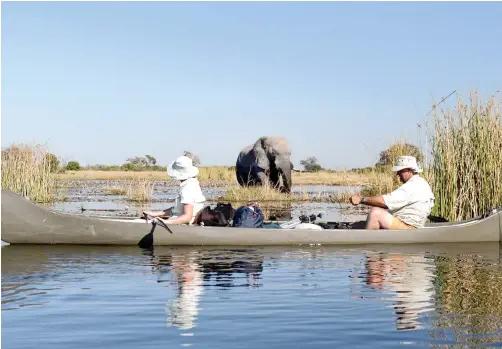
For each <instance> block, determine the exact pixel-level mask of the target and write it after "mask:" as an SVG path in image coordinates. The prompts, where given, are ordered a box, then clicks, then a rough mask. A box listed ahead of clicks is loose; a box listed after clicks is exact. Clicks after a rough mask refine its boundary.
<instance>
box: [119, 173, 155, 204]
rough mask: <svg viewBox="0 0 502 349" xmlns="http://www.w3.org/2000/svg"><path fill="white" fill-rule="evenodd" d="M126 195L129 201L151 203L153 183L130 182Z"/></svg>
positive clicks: (136, 180) (138, 180) (144, 180)
mask: <svg viewBox="0 0 502 349" xmlns="http://www.w3.org/2000/svg"><path fill="white" fill-rule="evenodd" d="M126 195H127V199H128V200H129V201H136V202H147V201H150V200H151V199H152V195H153V183H152V182H151V181H150V180H148V179H134V180H132V181H130V182H129V184H128V186H127V189H126Z"/></svg>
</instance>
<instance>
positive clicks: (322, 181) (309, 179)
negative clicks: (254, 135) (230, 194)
mask: <svg viewBox="0 0 502 349" xmlns="http://www.w3.org/2000/svg"><path fill="white" fill-rule="evenodd" d="M199 171H200V172H199V176H198V179H199V181H200V183H201V185H213V184H215V183H220V184H222V185H232V184H237V179H236V176H235V171H234V170H233V169H231V168H229V167H225V166H214V167H201V168H200V169H199ZM55 178H56V179H58V180H72V179H73V180H81V179H84V180H134V179H149V180H156V181H171V179H170V178H169V177H168V175H167V173H165V172H149V171H141V172H140V171H138V172H134V171H94V170H92V171H66V172H65V173H58V174H55ZM379 178H381V173H378V172H377V171H375V172H370V173H364V174H363V173H355V172H349V171H340V172H331V171H320V172H311V173H309V172H293V174H292V180H293V185H326V186H328V185H348V186H354V185H360V184H361V183H368V182H372V183H374V182H376V181H377V180H378V179H379Z"/></svg>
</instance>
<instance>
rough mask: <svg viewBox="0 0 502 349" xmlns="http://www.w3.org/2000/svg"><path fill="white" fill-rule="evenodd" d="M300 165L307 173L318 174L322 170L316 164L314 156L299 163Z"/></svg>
mask: <svg viewBox="0 0 502 349" xmlns="http://www.w3.org/2000/svg"><path fill="white" fill-rule="evenodd" d="M300 165H302V166H303V168H305V171H307V172H319V171H321V170H322V169H323V168H322V167H321V165H319V164H318V163H317V158H316V157H315V156H310V157H308V158H307V159H305V160H302V161H300Z"/></svg>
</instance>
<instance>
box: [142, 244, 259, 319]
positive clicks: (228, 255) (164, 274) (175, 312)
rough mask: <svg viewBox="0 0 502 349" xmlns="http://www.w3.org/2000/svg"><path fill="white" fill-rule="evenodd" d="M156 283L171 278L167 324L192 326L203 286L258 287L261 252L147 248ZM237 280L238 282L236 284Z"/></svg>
mask: <svg viewBox="0 0 502 349" xmlns="http://www.w3.org/2000/svg"><path fill="white" fill-rule="evenodd" d="M145 254H147V255H150V256H151V258H152V267H153V269H154V270H155V272H156V274H157V277H158V282H159V283H162V282H171V281H174V285H173V288H174V289H175V290H176V297H175V298H173V299H170V300H169V301H168V303H167V304H166V307H165V310H166V313H167V325H168V326H172V327H178V328H180V329H190V328H193V327H195V320H196V318H197V316H198V314H199V311H200V307H199V303H200V299H201V297H202V295H203V293H204V288H205V287H206V288H207V287H217V288H219V289H231V288H234V287H247V288H258V287H260V286H261V284H260V273H261V272H262V271H263V259H264V255H263V254H261V253H258V250H257V249H228V248H225V249H210V250H188V251H187V250H185V249H173V250H168V251H165V250H162V249H156V250H154V249H153V248H152V249H149V250H145ZM239 281H240V283H239Z"/></svg>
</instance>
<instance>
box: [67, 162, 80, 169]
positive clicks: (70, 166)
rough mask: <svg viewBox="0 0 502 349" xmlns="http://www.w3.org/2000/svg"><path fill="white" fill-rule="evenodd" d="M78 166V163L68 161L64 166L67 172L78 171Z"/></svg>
mask: <svg viewBox="0 0 502 349" xmlns="http://www.w3.org/2000/svg"><path fill="white" fill-rule="evenodd" d="M80 168H81V167H80V164H79V163H78V161H70V162H68V163H67V164H66V169H67V170H68V171H78V170H80Z"/></svg>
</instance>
